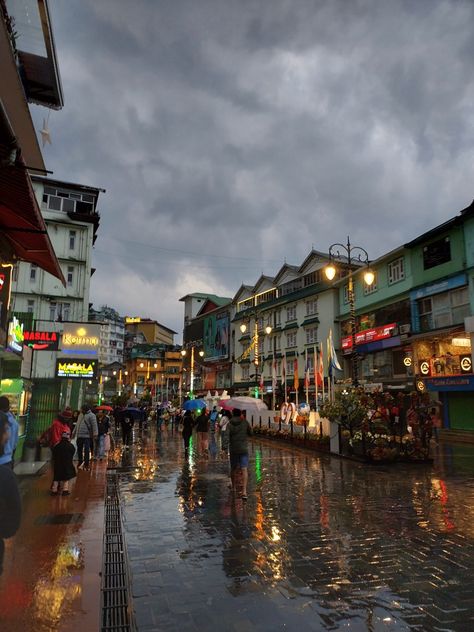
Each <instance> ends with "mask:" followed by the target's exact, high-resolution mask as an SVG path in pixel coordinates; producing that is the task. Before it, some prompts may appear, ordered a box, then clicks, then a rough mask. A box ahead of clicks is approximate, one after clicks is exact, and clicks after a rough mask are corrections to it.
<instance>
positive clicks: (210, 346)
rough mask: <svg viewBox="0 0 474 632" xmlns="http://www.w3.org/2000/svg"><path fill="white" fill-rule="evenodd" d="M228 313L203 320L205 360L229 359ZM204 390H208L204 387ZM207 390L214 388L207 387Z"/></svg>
mask: <svg viewBox="0 0 474 632" xmlns="http://www.w3.org/2000/svg"><path fill="white" fill-rule="evenodd" d="M229 331H230V318H229V312H223V313H221V314H217V315H215V314H213V315H212V316H206V317H205V318H204V355H205V356H206V360H222V359H225V358H228V357H229ZM204 388H208V387H207V386H205V387H204ZM209 388H214V386H213V387H209Z"/></svg>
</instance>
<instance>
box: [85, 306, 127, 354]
mask: <svg viewBox="0 0 474 632" xmlns="http://www.w3.org/2000/svg"><path fill="white" fill-rule="evenodd" d="M89 320H90V321H94V322H98V323H100V347H99V362H100V364H101V365H102V366H106V365H110V364H113V363H119V364H122V363H123V354H124V338H125V324H124V319H123V318H122V317H121V316H120V315H119V313H118V312H117V311H116V310H115V309H113V308H112V307H107V306H106V305H103V306H102V307H101V308H100V309H99V310H95V309H92V308H91V309H90V310H89Z"/></svg>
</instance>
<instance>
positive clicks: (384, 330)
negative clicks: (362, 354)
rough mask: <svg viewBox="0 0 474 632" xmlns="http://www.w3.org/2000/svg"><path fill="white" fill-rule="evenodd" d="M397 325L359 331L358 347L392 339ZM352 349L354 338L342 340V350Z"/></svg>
mask: <svg viewBox="0 0 474 632" xmlns="http://www.w3.org/2000/svg"><path fill="white" fill-rule="evenodd" d="M396 327H397V323H390V325H382V327H373V328H372V329H365V330H364V331H359V332H357V333H356V335H355V343H356V345H364V344H367V343H368V342H375V341H376V340H384V339H385V338H391V337H392V335H393V331H394V330H395V329H396ZM351 347H352V336H345V337H344V338H343V339H342V348H343V349H350V348H351Z"/></svg>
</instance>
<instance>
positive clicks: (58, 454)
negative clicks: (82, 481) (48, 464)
mask: <svg viewBox="0 0 474 632" xmlns="http://www.w3.org/2000/svg"><path fill="white" fill-rule="evenodd" d="M70 437H71V435H70V433H69V432H63V433H62V436H61V441H60V442H59V443H57V444H56V445H55V446H54V447H53V449H52V452H53V472H54V473H53V479H54V480H53V484H52V485H51V495H52V496H58V494H62V495H63V496H69V494H70V493H71V492H70V491H69V481H70V480H71V479H72V478H75V477H76V468H75V467H74V464H73V462H72V460H73V458H74V452H75V451H76V450H75V448H74V446H73V445H72V443H71V441H70Z"/></svg>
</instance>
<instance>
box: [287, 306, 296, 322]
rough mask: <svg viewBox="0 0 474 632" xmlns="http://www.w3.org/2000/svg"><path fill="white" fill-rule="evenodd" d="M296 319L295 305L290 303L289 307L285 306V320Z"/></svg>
mask: <svg viewBox="0 0 474 632" xmlns="http://www.w3.org/2000/svg"><path fill="white" fill-rule="evenodd" d="M289 320H296V306H295V305H292V306H291V307H287V308H286V321H287V322H288V321H289Z"/></svg>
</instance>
